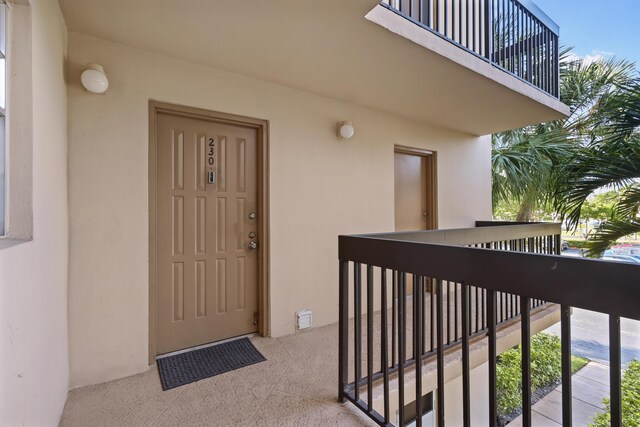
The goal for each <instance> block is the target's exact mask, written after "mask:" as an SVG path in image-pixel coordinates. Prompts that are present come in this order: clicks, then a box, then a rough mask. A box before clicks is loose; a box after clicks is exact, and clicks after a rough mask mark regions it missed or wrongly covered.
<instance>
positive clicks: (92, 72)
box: [80, 64, 109, 94]
mask: <svg viewBox="0 0 640 427" xmlns="http://www.w3.org/2000/svg"><path fill="white" fill-rule="evenodd" d="M80 81H81V82H82V86H84V88H85V89H86V90H88V91H89V92H91V93H99V94H100V93H105V92H106V91H107V89H108V88H109V79H107V75H106V74H105V73H104V68H102V65H98V64H87V69H86V70H84V71H83V72H82V75H81V76H80Z"/></svg>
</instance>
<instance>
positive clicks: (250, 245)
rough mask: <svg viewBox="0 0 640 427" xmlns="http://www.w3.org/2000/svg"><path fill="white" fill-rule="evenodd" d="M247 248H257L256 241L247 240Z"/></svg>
mask: <svg viewBox="0 0 640 427" xmlns="http://www.w3.org/2000/svg"><path fill="white" fill-rule="evenodd" d="M249 249H258V244H257V243H256V242H249Z"/></svg>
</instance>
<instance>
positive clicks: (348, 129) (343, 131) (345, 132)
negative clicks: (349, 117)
mask: <svg viewBox="0 0 640 427" xmlns="http://www.w3.org/2000/svg"><path fill="white" fill-rule="evenodd" d="M355 132H356V130H355V129H354V127H353V123H352V122H338V136H339V137H340V138H344V139H349V138H351V137H352V136H353V134H354V133H355Z"/></svg>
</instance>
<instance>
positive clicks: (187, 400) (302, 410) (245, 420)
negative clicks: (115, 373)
mask: <svg viewBox="0 0 640 427" xmlns="http://www.w3.org/2000/svg"><path fill="white" fill-rule="evenodd" d="M251 341H252V342H253V343H254V345H255V346H256V348H258V350H260V352H261V353H262V354H263V355H264V356H265V357H266V358H267V361H266V362H263V363H258V364H256V365H252V366H248V367H245V368H242V369H239V370H236V371H232V372H228V373H225V374H222V375H218V376H215V377H212V378H208V379H206V380H202V381H198V382H196V383H193V384H189V385H186V386H183V387H179V388H176V389H172V390H168V391H162V387H161V385H160V380H159V376H158V372H157V369H156V367H155V366H153V367H152V368H150V369H149V370H148V371H147V372H144V373H142V374H138V375H134V376H131V377H127V378H123V379H120V380H116V381H112V382H108V383H104V384H98V385H94V386H89V387H83V388H78V389H75V390H72V391H71V392H70V393H69V396H68V399H67V403H66V405H65V409H64V412H63V414H62V419H61V421H60V425H61V426H87V425H91V426H122V425H132V426H133V425H135V426H142V425H152V426H174V425H189V426H192V425H224V426H233V425H243V426H247V425H261V426H271V425H273V426H275V425H277V426H300V425H305V426H315V425H317V426H320V425H340V426H349V425H353V426H369V425H371V426H372V425H375V424H373V422H372V421H371V420H369V419H368V418H367V417H366V416H365V415H364V414H361V413H359V412H358V411H357V410H355V409H354V408H353V407H352V406H351V405H348V404H340V403H338V402H337V401H336V394H337V376H338V362H337V361H338V351H337V342H338V327H337V324H334V325H329V326H325V327H321V328H315V329H312V330H309V331H306V332H302V333H298V334H295V335H291V336H287V337H283V338H262V337H254V338H251Z"/></svg>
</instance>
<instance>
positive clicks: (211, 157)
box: [207, 138, 216, 184]
mask: <svg viewBox="0 0 640 427" xmlns="http://www.w3.org/2000/svg"><path fill="white" fill-rule="evenodd" d="M215 152H216V143H215V141H214V140H213V138H209V144H208V157H207V163H209V171H208V172H207V182H208V183H209V184H215V183H216V172H215V171H214V170H213V165H214V163H215V162H216V161H215Z"/></svg>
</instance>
